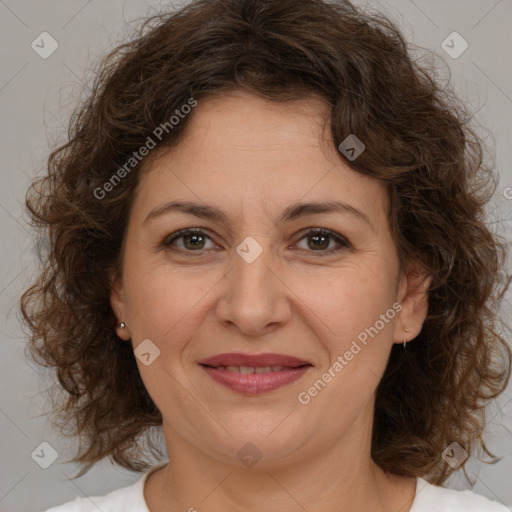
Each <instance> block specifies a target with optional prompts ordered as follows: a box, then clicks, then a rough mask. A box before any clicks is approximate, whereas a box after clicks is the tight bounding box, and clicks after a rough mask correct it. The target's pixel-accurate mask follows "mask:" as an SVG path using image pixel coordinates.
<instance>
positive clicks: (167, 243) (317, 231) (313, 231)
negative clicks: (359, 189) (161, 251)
mask: <svg viewBox="0 0 512 512" xmlns="http://www.w3.org/2000/svg"><path fill="white" fill-rule="evenodd" d="M186 235H201V236H204V237H206V238H209V239H210V240H211V237H209V236H208V235H207V234H206V233H205V232H204V231H202V230H201V229H197V228H195V229H194V228H187V229H182V230H180V231H177V232H176V233H173V234H172V235H169V236H168V237H167V238H165V239H164V241H163V242H162V245H163V246H164V247H165V248H171V245H172V244H173V242H174V241H175V240H178V239H179V238H183V237H184V236H186ZM318 235H324V236H329V237H330V238H331V239H332V240H334V241H335V242H336V243H337V244H338V245H339V246H340V247H338V248H337V249H329V250H318V251H314V250H308V249H299V250H301V251H306V252H310V253H313V254H314V255H315V256H318V257H323V256H329V255H331V254H334V253H338V252H339V251H341V250H343V249H348V248H350V247H351V245H350V244H349V242H348V241H347V240H346V239H344V238H343V237H341V236H339V235H336V234H335V233H334V232H332V231H330V230H328V229H324V228H310V229H309V230H308V231H307V232H306V233H304V235H303V236H302V237H301V238H300V239H299V240H298V242H300V241H301V240H303V239H304V238H307V237H311V236H318ZM212 241H213V240H212ZM171 250H175V251H178V252H187V253H198V255H201V253H202V252H204V251H208V250H211V249H199V250H197V251H190V250H187V249H174V248H171Z"/></svg>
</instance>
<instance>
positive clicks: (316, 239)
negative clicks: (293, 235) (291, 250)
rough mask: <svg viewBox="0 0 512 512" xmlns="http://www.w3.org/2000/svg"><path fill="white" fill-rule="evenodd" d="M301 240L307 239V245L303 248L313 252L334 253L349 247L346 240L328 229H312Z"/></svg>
mask: <svg viewBox="0 0 512 512" xmlns="http://www.w3.org/2000/svg"><path fill="white" fill-rule="evenodd" d="M301 240H307V247H306V248H301V249H304V250H309V251H313V252H325V253H333V252H337V251H339V250H341V249H342V248H347V247H349V244H348V242H347V241H346V240H344V239H343V238H341V237H339V236H337V235H335V234H334V233H333V232H332V231H329V230H327V229H311V230H309V231H308V232H307V233H306V235H305V236H303V237H302V238H301ZM329 247H331V248H330V249H329Z"/></svg>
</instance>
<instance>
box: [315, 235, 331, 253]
mask: <svg viewBox="0 0 512 512" xmlns="http://www.w3.org/2000/svg"><path fill="white" fill-rule="evenodd" d="M328 238H329V236H328V235H313V236H311V239H313V240H315V241H316V242H317V241H319V240H320V239H323V240H324V244H323V245H322V246H319V245H313V247H312V249H314V250H316V249H326V248H327V247H329V242H328V241H327V244H325V241H326V240H328Z"/></svg>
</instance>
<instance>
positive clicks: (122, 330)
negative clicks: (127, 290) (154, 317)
mask: <svg viewBox="0 0 512 512" xmlns="http://www.w3.org/2000/svg"><path fill="white" fill-rule="evenodd" d="M110 306H111V307H112V311H113V312H114V315H115V317H116V319H117V325H116V333H117V335H118V336H119V338H121V339H122V340H125V341H128V340H129V339H130V333H129V330H128V328H127V325H126V324H127V317H126V303H125V298H124V290H123V286H122V281H121V278H120V276H114V275H112V276H111V279H110Z"/></svg>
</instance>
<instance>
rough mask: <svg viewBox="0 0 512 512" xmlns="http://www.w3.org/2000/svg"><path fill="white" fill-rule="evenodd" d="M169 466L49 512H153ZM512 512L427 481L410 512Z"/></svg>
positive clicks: (418, 484)
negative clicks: (161, 474)
mask: <svg viewBox="0 0 512 512" xmlns="http://www.w3.org/2000/svg"><path fill="white" fill-rule="evenodd" d="M166 465H167V463H164V464H159V465H157V466H153V467H151V468H150V469H149V470H148V471H146V472H145V473H144V474H143V475H142V476H141V478H140V479H139V480H138V481H137V482H135V483H134V484H133V485H130V486H128V487H123V488H122V489H117V490H115V491H112V492H110V493H109V494H107V495H105V496H91V497H90V498H80V497H77V498H76V499H75V500H74V501H69V502H68V503H64V504H63V505H58V506H56V507H52V508H50V509H48V510H47V511H46V512H98V510H101V511H102V512H149V509H148V506H147V505H146V502H145V500H144V482H145V481H146V478H147V477H148V475H149V474H150V473H151V472H153V471H156V470H157V469H159V468H161V467H163V466H166ZM192 505H193V504H192ZM198 506H199V505H198ZM196 508H197V507H196ZM199 508H201V507H199ZM191 510H193V507H191ZM511 511H512V509H511V508H508V507H506V506H505V505H501V504H500V503H497V502H495V501H491V500H488V499H487V498H484V497H483V496H480V495H478V494H475V493H474V492H472V491H468V490H466V491H454V490H451V489H445V488H443V487H438V486H434V485H431V484H429V483H428V482H427V481H426V480H423V478H418V479H417V480H416V497H415V499H414V503H413V505H412V508H411V509H410V511H409V512H511Z"/></svg>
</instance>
